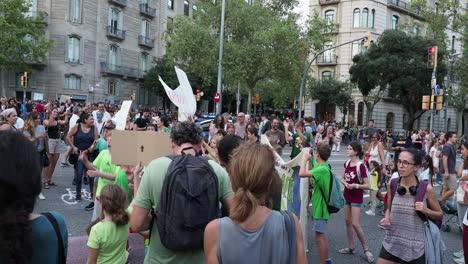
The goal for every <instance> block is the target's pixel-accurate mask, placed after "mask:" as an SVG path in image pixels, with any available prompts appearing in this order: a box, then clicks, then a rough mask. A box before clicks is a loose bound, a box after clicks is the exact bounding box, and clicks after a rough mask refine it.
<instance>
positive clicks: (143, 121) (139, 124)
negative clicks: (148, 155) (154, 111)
mask: <svg viewBox="0 0 468 264" xmlns="http://www.w3.org/2000/svg"><path fill="white" fill-rule="evenodd" d="M149 114H150V113H149V109H148V108H145V109H144V110H143V113H142V114H141V115H140V117H139V118H137V120H135V125H134V126H133V130H136V131H145V130H146V127H147V126H148V124H149V123H150V121H149V118H148V117H149Z"/></svg>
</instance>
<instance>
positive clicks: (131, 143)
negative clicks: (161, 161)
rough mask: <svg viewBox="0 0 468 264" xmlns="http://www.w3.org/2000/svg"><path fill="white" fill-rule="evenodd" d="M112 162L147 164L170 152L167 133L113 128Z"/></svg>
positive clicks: (169, 140)
mask: <svg viewBox="0 0 468 264" xmlns="http://www.w3.org/2000/svg"><path fill="white" fill-rule="evenodd" d="M111 153H112V163H113V164H116V165H137V164H138V163H139V162H140V161H141V162H142V163H143V165H145V166H146V165H148V164H149V163H150V162H151V161H153V160H154V159H157V158H160V157H164V156H167V155H171V154H172V148H171V139H170V138H169V133H164V132H154V131H129V130H114V131H113V132H112V149H111Z"/></svg>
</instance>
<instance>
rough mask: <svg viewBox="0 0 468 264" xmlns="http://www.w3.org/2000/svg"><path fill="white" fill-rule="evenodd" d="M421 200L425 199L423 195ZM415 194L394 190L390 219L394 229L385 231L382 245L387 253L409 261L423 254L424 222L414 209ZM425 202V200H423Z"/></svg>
mask: <svg viewBox="0 0 468 264" xmlns="http://www.w3.org/2000/svg"><path fill="white" fill-rule="evenodd" d="M423 201H426V197H425V196H424V199H423ZM415 202H416V196H412V195H399V194H398V193H396V192H395V198H393V202H392V210H391V214H390V219H391V223H392V226H393V228H394V229H395V230H394V231H390V230H387V231H385V238H384V240H383V247H384V248H385V250H387V252H388V253H390V254H392V255H394V256H396V257H399V258H401V259H402V260H404V261H407V262H410V261H412V260H415V259H417V258H420V257H421V256H422V255H423V254H424V248H425V247H424V223H423V221H422V220H421V218H420V217H419V216H418V214H417V213H416V210H414V203H415ZM424 203H425V202H424Z"/></svg>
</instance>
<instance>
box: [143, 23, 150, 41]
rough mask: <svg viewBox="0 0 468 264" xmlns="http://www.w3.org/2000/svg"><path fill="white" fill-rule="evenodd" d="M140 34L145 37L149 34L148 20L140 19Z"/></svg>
mask: <svg viewBox="0 0 468 264" xmlns="http://www.w3.org/2000/svg"><path fill="white" fill-rule="evenodd" d="M141 35H142V36H143V37H145V38H149V36H150V22H149V21H148V20H143V21H141Z"/></svg>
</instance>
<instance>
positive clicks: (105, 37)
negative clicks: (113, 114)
mask: <svg viewBox="0 0 468 264" xmlns="http://www.w3.org/2000/svg"><path fill="white" fill-rule="evenodd" d="M29 1H30V2H31V3H32V6H31V8H30V12H29V14H28V15H30V16H36V15H37V14H38V12H39V11H42V12H44V14H45V19H44V22H43V23H46V33H45V34H46V35H47V37H48V38H49V39H51V40H53V42H54V46H53V48H52V49H51V50H50V52H49V53H48V55H47V59H46V60H44V61H42V62H35V63H31V66H32V67H33V69H34V70H33V71H32V72H31V75H30V81H29V87H27V89H26V97H27V98H37V99H38V98H44V99H57V98H60V96H61V95H69V96H72V100H74V101H88V102H98V101H104V102H108V103H119V102H121V101H122V100H125V99H128V98H130V95H131V94H132V93H135V94H136V96H137V103H138V104H148V103H149V100H151V98H150V95H149V94H148V92H147V91H144V90H143V89H141V83H142V81H143V76H144V74H145V72H146V71H147V70H149V69H150V67H151V66H152V64H153V59H154V58H155V57H159V56H162V55H163V54H164V53H165V43H164V41H163V40H162V37H163V34H164V32H165V30H166V29H167V26H168V25H169V24H170V23H172V21H173V19H174V17H175V16H177V15H187V16H192V12H193V10H194V8H196V7H195V6H194V5H193V4H192V3H190V1H189V0H163V1H158V0H86V1H85V0H55V1H52V0H29ZM22 74H23V72H5V73H4V74H3V76H2V77H3V78H2V80H3V85H2V87H3V90H2V91H1V92H2V95H3V96H7V97H10V96H12V97H17V98H22V97H23V89H22V87H20V75H22ZM5 87H6V88H5ZM152 99H154V98H152Z"/></svg>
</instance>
